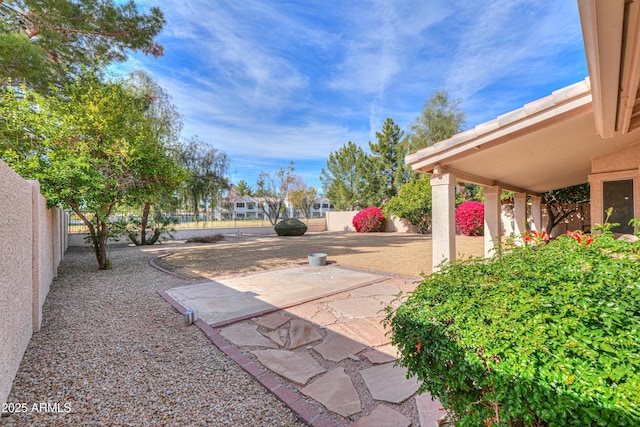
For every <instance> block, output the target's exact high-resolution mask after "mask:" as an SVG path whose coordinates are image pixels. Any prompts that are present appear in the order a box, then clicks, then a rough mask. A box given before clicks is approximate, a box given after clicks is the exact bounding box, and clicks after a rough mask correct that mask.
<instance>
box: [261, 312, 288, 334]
mask: <svg viewBox="0 0 640 427" xmlns="http://www.w3.org/2000/svg"><path fill="white" fill-rule="evenodd" d="M291 319H292V317H291V316H288V315H286V314H284V313H282V312H276V313H271V314H268V315H266V316H263V317H262V318H261V319H260V320H258V321H257V322H256V323H257V324H258V326H262V327H263V328H265V329H271V330H274V329H278V328H279V327H280V326H282V325H284V324H285V323H287V322H288V321H289V320H291Z"/></svg>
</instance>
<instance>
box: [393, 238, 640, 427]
mask: <svg viewBox="0 0 640 427" xmlns="http://www.w3.org/2000/svg"><path fill="white" fill-rule="evenodd" d="M580 237H581V238H580V239H578V238H577V236H576V235H575V234H574V235H569V236H566V235H565V236H560V237H559V238H558V239H557V240H556V241H552V242H551V243H549V244H541V245H524V246H519V247H512V248H510V249H505V250H504V251H503V252H502V254H501V255H500V256H495V257H493V258H490V259H473V260H465V261H457V262H454V263H452V264H450V265H447V266H443V268H442V270H441V271H440V272H438V273H435V274H433V275H431V276H427V277H425V279H424V281H423V282H422V283H420V285H419V286H418V287H417V289H416V291H415V292H414V293H413V294H411V295H410V296H409V297H408V299H407V300H406V301H405V302H403V303H402V305H401V306H400V307H399V308H398V309H397V310H396V311H395V312H394V311H392V310H391V309H388V310H389V312H388V313H389V314H388V316H387V322H388V323H390V326H391V334H392V342H393V344H395V345H396V346H398V348H399V350H400V353H401V357H400V359H399V363H400V364H401V365H402V366H405V367H407V368H408V371H409V373H410V374H412V375H417V377H418V379H419V380H420V381H421V386H420V387H421V390H423V391H424V390H428V391H429V392H430V393H431V394H432V395H434V396H437V397H438V398H439V399H440V401H441V402H442V404H443V406H444V407H445V408H447V409H448V410H449V411H451V413H452V416H453V419H454V420H455V425H456V427H464V426H473V427H476V426H484V425H486V426H493V425H499V426H618V427H620V426H638V425H640V268H639V264H640V242H636V243H630V242H623V241H616V240H614V239H613V237H611V236H610V235H609V234H605V235H601V236H597V237H596V238H595V240H593V239H584V238H582V237H583V236H580Z"/></svg>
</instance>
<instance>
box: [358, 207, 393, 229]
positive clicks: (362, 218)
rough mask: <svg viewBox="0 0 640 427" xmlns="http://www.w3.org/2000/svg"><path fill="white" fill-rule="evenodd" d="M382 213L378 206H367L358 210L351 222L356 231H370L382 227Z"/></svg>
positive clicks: (383, 220)
mask: <svg viewBox="0 0 640 427" xmlns="http://www.w3.org/2000/svg"><path fill="white" fill-rule="evenodd" d="M384 222H385V218H384V214H383V213H382V210H381V209H380V208H376V207H375V206H371V207H368V208H366V209H363V210H361V211H360V212H358V213H357V214H356V215H355V216H354V217H353V221H351V223H352V224H353V227H354V228H355V229H356V231H357V232H358V233H370V232H377V231H382V230H383V229H384Z"/></svg>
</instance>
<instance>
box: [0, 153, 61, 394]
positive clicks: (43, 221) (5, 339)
mask: <svg viewBox="0 0 640 427" xmlns="http://www.w3.org/2000/svg"><path fill="white" fill-rule="evenodd" d="M39 191H40V186H39V185H38V184H37V182H28V181H25V180H24V179H22V178H21V177H20V176H19V175H18V174H16V173H15V172H14V171H12V170H11V169H10V168H9V167H8V166H7V165H6V164H4V163H3V162H2V161H0V277H2V280H0V404H2V403H4V402H6V399H7V397H8V395H9V392H10V390H11V386H12V384H13V378H14V377H15V375H16V372H17V371H18V367H19V366H20V361H21V360H22V356H23V354H24V352H25V350H26V348H27V345H28V343H29V340H30V339H31V335H32V333H33V332H34V331H37V330H38V329H39V328H40V324H41V322H42V305H43V304H44V300H45V298H46V296H47V293H48V291H49V285H50V283H51V280H52V279H53V277H54V275H55V271H56V268H57V266H58V263H59V261H60V259H61V258H62V253H63V252H64V250H65V249H66V242H67V240H66V237H64V233H63V232H64V230H66V228H65V227H66V225H65V223H66V215H65V214H64V213H62V212H61V211H60V210H59V209H57V208H56V209H47V207H46V201H45V200H44V198H43V197H42V196H41V195H40V192H39Z"/></svg>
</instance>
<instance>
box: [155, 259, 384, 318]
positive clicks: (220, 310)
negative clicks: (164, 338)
mask: <svg viewBox="0 0 640 427" xmlns="http://www.w3.org/2000/svg"><path fill="white" fill-rule="evenodd" d="M382 280H385V277H384V276H380V275H377V274H371V273H364V272H358V271H353V270H348V269H344V268H339V267H332V266H322V267H310V266H298V267H291V268H285V269H280V270H273V271H268V272H265V273H259V274H252V275H248V276H242V277H235V278H227V279H221V280H219V281H217V282H207V283H201V284H197V285H191V286H182V287H178V288H173V289H169V290H167V291H166V293H167V294H168V295H169V296H170V297H171V298H173V299H174V300H175V301H177V302H178V303H180V304H181V305H183V306H184V307H186V308H187V309H190V308H192V309H195V310H198V316H199V317H200V318H201V319H203V320H204V321H205V322H207V323H208V324H210V325H212V326H224V325H226V324H229V323H232V322H234V321H237V320H243V319H248V318H250V317H252V316H257V315H261V314H265V313H269V312H270V311H273V310H275V309H277V308H285V307H290V306H292V305H295V304H300V303H302V302H306V301H311V300H313V299H316V298H320V297H322V296H326V295H330V294H333V293H337V292H342V291H347V290H351V289H355V288H358V287H360V286H363V285H365V284H372V283H376V282H379V281H382Z"/></svg>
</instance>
